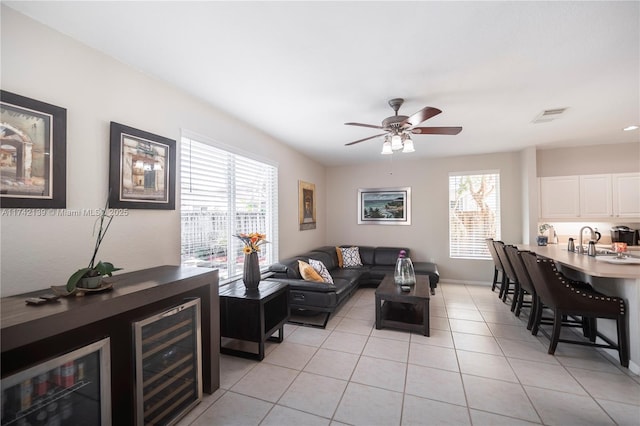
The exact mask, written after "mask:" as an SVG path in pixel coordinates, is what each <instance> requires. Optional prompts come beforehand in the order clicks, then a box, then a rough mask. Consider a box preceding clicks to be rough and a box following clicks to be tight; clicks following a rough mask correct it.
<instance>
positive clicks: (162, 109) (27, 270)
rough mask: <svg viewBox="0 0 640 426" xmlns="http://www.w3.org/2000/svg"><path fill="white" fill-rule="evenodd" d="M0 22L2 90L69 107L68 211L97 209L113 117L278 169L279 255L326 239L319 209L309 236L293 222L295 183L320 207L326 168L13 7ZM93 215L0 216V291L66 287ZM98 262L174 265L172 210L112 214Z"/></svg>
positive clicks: (83, 257)
mask: <svg viewBox="0 0 640 426" xmlns="http://www.w3.org/2000/svg"><path fill="white" fill-rule="evenodd" d="M1 19H2V22H1V24H2V28H1V31H2V33H1V36H2V37H1V39H2V41H1V43H2V45H1V49H2V50H1V53H2V58H1V59H2V60H1V66H2V68H1V72H2V89H3V90H7V91H10V92H14V93H17V94H20V95H22V96H26V97H30V98H34V99H37V100H40V101H43V102H47V103H51V104H54V105H57V106H60V107H63V108H66V109H67V207H68V209H73V210H80V209H95V208H99V207H101V206H103V205H104V202H105V200H106V197H107V192H108V176H109V173H108V163H109V123H110V122H111V121H116V122H119V123H122V124H126V125H129V126H132V127H135V128H138V129H141V130H145V131H149V132H151V133H155V134H159V135H162V136H165V137H169V138H171V139H175V140H177V141H178V143H179V140H180V135H181V130H182V129H187V130H190V131H192V132H195V133H198V134H202V135H205V136H207V137H208V138H210V139H214V140H217V141H220V142H223V143H226V144H229V145H233V146H236V147H238V148H239V149H242V150H245V151H249V152H252V153H254V154H255V155H257V156H259V157H262V158H265V159H270V160H271V161H274V162H277V163H279V182H280V192H279V209H280V210H279V211H280V221H279V222H280V224H279V227H280V230H279V231H280V232H279V236H280V248H281V250H282V253H283V255H287V254H293V253H297V252H299V251H304V250H307V249H309V248H311V247H312V246H315V245H316V244H318V243H323V242H324V232H325V229H326V226H325V215H324V210H323V209H320V210H318V217H317V219H318V227H317V229H316V230H313V231H305V232H300V231H298V225H297V221H298V218H297V203H298V183H297V182H298V180H299V179H303V180H305V181H308V182H312V183H315V184H316V191H317V197H318V203H319V205H320V206H322V205H325V198H326V197H325V187H324V178H325V175H324V173H325V171H324V167H323V166H321V165H319V164H318V163H316V162H314V161H312V160H310V159H309V158H306V157H304V156H302V155H300V154H299V153H297V152H295V151H293V150H291V149H289V148H287V147H285V146H284V145H282V144H281V143H279V142H278V141H276V140H274V139H273V138H271V137H269V136H267V135H265V134H264V133H261V132H260V131H258V130H256V129H253V128H250V127H248V126H247V125H245V124H243V123H241V122H239V121H238V120H236V119H234V118H232V117H229V116H227V115H225V114H223V113H221V112H220V111H217V110H215V109H213V108H211V107H210V106H208V105H207V104H205V103H203V102H201V101H199V100H198V99H196V98H193V97H191V96H187V95H185V94H184V93H183V92H179V91H177V90H176V89H174V88H173V87H171V86H169V85H167V84H165V83H164V82H162V81H159V80H157V79H154V78H150V77H149V76H147V75H145V74H142V73H140V72H138V71H136V70H134V69H132V68H130V67H128V66H125V65H123V64H122V63H120V62H118V61H116V60H114V59H111V58H109V57H107V56H105V55H103V54H100V53H98V52H96V51H95V50H92V49H90V48H88V47H86V46H84V45H82V44H79V43H77V42H76V41H74V40H72V39H70V38H68V37H66V36H64V35H62V34H60V33H57V32H54V31H52V30H50V29H48V28H47V27H44V26H43V25H41V24H39V23H37V22H35V21H33V20H31V19H29V18H26V17H25V16H23V15H21V14H18V13H16V12H15V11H13V10H12V9H9V8H6V7H4V6H3V7H2V12H1ZM179 151H180V150H179V146H178V152H179ZM178 188H179V185H178ZM177 193H178V200H179V191H177ZM177 205H179V201H178V202H177ZM94 219H95V218H92V217H55V216H47V217H26V216H3V217H1V222H0V227H1V228H0V233H1V235H0V243H1V247H0V250H1V255H0V261H1V265H0V268H1V269H0V279H1V285H2V291H1V295H2V296H8V295H12V294H17V293H23V292H26V291H31V290H37V289H43V288H48V287H49V286H50V285H60V284H64V283H65V282H66V279H67V278H68V277H69V275H71V273H72V272H74V271H75V270H76V269H78V268H81V267H84V266H86V265H87V264H88V263H89V260H90V257H91V253H92V250H93V243H94V237H93V236H92V228H93V222H94ZM99 258H100V259H104V260H109V261H112V262H113V263H115V264H116V265H117V266H120V267H123V268H124V269H125V271H133V270H138V269H143V268H147V267H152V266H157V265H163V264H178V263H179V262H180V216H179V209H177V210H174V211H160V210H130V214H129V216H126V217H117V218H115V220H114V221H113V224H112V226H111V229H110V230H109V234H108V235H107V238H106V239H105V240H104V242H103V244H102V247H101V248H100V253H99Z"/></svg>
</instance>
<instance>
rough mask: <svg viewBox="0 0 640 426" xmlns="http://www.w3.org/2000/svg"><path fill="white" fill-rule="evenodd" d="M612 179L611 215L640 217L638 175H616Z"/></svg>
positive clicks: (639, 180) (639, 178)
mask: <svg viewBox="0 0 640 426" xmlns="http://www.w3.org/2000/svg"><path fill="white" fill-rule="evenodd" d="M612 178H613V215H614V216H615V217H622V218H638V217H640V173H616V174H614V175H612Z"/></svg>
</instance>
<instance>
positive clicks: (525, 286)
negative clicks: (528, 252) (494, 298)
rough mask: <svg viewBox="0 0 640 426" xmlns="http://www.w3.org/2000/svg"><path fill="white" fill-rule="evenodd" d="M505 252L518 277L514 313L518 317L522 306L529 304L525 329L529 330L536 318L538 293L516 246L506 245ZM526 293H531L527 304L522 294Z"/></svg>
mask: <svg viewBox="0 0 640 426" xmlns="http://www.w3.org/2000/svg"><path fill="white" fill-rule="evenodd" d="M505 252H506V254H507V258H508V259H509V261H510V262H511V267H512V268H513V271H514V273H515V274H516V277H517V278H518V284H519V285H520V286H519V291H518V294H517V297H516V296H514V298H515V299H517V302H516V310H515V314H516V316H517V317H519V316H520V310H521V309H522V307H523V306H527V305H528V306H530V307H531V309H530V311H529V321H528V322H527V330H531V329H532V328H533V323H534V320H535V318H536V313H537V309H538V305H539V303H538V295H537V294H536V290H535V288H534V287H533V283H532V282H531V278H530V277H529V274H528V273H527V271H526V269H525V268H524V263H522V258H521V257H520V253H521V251H520V250H518V247H516V246H512V245H507V246H505ZM526 294H530V295H531V303H530V304H527V302H525V300H524V296H525V295H526Z"/></svg>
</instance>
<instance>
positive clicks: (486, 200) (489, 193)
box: [449, 171, 500, 259]
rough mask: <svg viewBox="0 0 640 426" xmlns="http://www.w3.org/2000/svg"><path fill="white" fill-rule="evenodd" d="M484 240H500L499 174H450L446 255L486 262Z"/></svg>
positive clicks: (488, 255)
mask: <svg viewBox="0 0 640 426" xmlns="http://www.w3.org/2000/svg"><path fill="white" fill-rule="evenodd" d="M486 238H494V239H500V174H499V173H498V172H494V171H491V172H474V173H455V174H454V173H452V174H450V175H449V256H450V257H452V258H463V259H490V258H491V256H490V254H489V250H488V249H487V243H486V241H485V239H486Z"/></svg>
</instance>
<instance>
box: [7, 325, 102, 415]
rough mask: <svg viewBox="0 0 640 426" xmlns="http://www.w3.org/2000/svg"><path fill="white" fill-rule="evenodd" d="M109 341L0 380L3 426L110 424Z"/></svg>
mask: <svg viewBox="0 0 640 426" xmlns="http://www.w3.org/2000/svg"><path fill="white" fill-rule="evenodd" d="M110 370H111V361H110V354H109V338H105V339H102V340H100V341H97V342H95V343H92V344H90V345H87V346H83V347H82V348H80V349H77V350H74V351H72V352H69V353H66V354H64V355H61V356H59V357H56V358H54V359H51V360H48V361H45V362H42V363H40V364H37V365H35V366H33V367H30V368H28V369H26V370H23V371H20V372H17V373H15V374H12V375H10V376H7V377H6V378H4V379H2V386H1V387H2V417H1V418H2V421H1V423H2V426H4V425H16V426H45V425H50V426H66V425H110V424H111V372H110Z"/></svg>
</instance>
